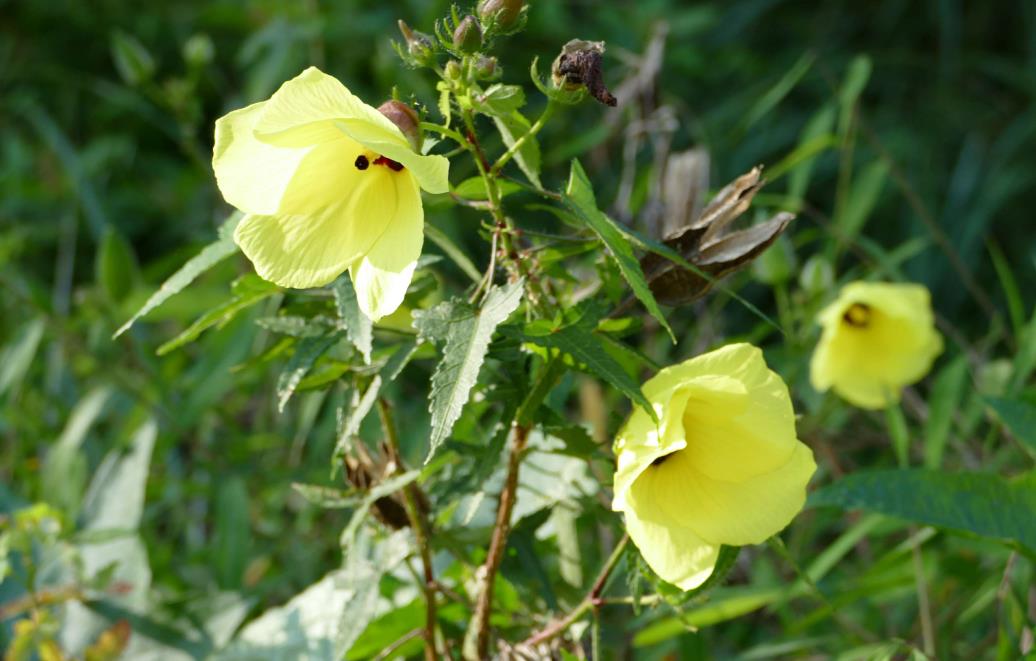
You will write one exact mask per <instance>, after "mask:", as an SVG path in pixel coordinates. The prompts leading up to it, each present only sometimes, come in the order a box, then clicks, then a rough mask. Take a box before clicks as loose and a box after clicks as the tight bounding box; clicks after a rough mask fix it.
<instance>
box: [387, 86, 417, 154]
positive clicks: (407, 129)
mask: <svg viewBox="0 0 1036 661" xmlns="http://www.w3.org/2000/svg"><path fill="white" fill-rule="evenodd" d="M378 112H380V113H381V114H382V115H385V117H388V119H389V121H390V122H392V123H393V124H395V125H396V126H398V127H399V130H400V131H402V132H403V135H405V136H406V138H407V140H409V141H410V145H411V146H412V147H413V148H414V151H416V152H418V153H420V151H421V125H420V124H421V120H420V118H419V117H418V116H417V112H415V111H414V109H413V108H411V107H410V106H408V105H407V104H405V103H403V102H402V101H396V100H395V99H390V100H388V101H386V102H385V103H383V104H381V105H380V106H378Z"/></svg>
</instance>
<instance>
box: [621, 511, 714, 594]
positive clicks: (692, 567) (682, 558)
mask: <svg viewBox="0 0 1036 661" xmlns="http://www.w3.org/2000/svg"><path fill="white" fill-rule="evenodd" d="M626 530H627V531H628V532H629V534H630V539H631V540H633V543H634V544H636V546H637V548H638V549H640V554H641V555H642V556H644V560H645V561H647V563H648V566H649V567H651V569H652V570H653V571H654V572H655V573H656V574H658V575H659V576H660V577H662V579H663V580H665V581H668V582H669V583H672V584H673V585H675V586H677V587H679V588H681V589H683V590H693V589H694V588H696V587H698V586H699V585H701V584H702V583H704V582H705V581H706V580H707V579H708V578H709V576H711V575H712V570H713V569H715V568H716V559H717V558H718V557H719V546H717V545H715V544H709V543H708V542H706V541H705V540H703V539H702V538H701V537H699V536H698V535H696V534H694V532H693V531H691V530H690V529H688V528H680V527H673V526H661V525H658V524H657V523H654V522H652V521H648V520H644V519H641V518H640V517H639V516H637V514H636V512H633V511H627V512H626Z"/></svg>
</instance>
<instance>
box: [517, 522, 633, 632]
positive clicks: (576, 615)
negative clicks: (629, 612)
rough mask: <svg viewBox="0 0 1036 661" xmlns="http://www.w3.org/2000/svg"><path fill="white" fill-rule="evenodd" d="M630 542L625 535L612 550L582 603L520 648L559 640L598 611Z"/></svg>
mask: <svg viewBox="0 0 1036 661" xmlns="http://www.w3.org/2000/svg"><path fill="white" fill-rule="evenodd" d="M628 542H629V535H623V537H622V539H621V540H619V543H618V544H616V545H615V549H614V550H612V554H611V555H610V556H608V560H607V561H605V563H604V567H602V568H601V571H600V573H599V574H598V575H597V579H596V580H594V583H593V585H592V586H591V587H590V591H589V592H588V593H587V594H586V596H585V597H584V598H583V600H582V601H580V602H579V604H578V605H577V606H576V607H575V608H573V609H572V610H571V612H569V613H568V614H567V615H565V616H564V617H562V618H561V619H558V620H555V621H554V622H552V623H551V624H549V625H547V626H546V627H544V628H543V629H541V630H540V631H538V632H537V633H534V634H533V635H532V636H530V637H529V638H527V639H526V640H525V641H524V642H523V643H522V644H521V645H520V646H521V647H528V648H535V647H536V646H537V645H542V644H543V643H545V642H547V641H549V640H553V639H554V638H557V637H558V636H560V635H561V634H563V633H564V632H565V630H566V629H568V628H569V627H570V626H572V625H573V624H575V623H576V622H578V621H579V619H580V618H581V617H583V615H585V614H586V612H587V611H589V610H591V609H594V610H596V609H597V608H598V607H600V606H601V604H602V603H603V602H602V601H601V593H602V592H603V591H604V586H605V584H606V583H607V582H608V577H609V576H611V573H612V571H614V570H615V566H616V565H617V564H618V563H619V558H621V557H622V552H623V550H624V549H625V548H626V544H627V543H628Z"/></svg>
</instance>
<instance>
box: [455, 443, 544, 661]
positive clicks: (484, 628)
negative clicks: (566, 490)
mask: <svg viewBox="0 0 1036 661" xmlns="http://www.w3.org/2000/svg"><path fill="white" fill-rule="evenodd" d="M528 438H529V427H527V426H523V425H515V426H514V428H513V433H512V436H511V454H510V456H509V458H508V461H507V478H506V480H505V482H504V487H503V489H502V490H501V491H500V500H499V504H498V506H497V510H496V523H495V525H494V526H493V536H492V538H491V539H490V540H489V551H488V553H487V554H486V560H485V562H483V563H482V566H481V567H479V569H478V573H477V580H478V590H477V594H478V597H477V599H476V602H475V613H474V615H473V616H472V618H471V619H472V626H471V628H470V629H468V633H467V635H466V636H465V637H464V658H465V659H484V658H486V654H487V652H488V650H489V615H490V612H491V611H492V606H493V583H494V582H495V579H496V572H497V570H498V569H499V568H500V561H501V560H502V559H503V555H504V549H505V548H506V546H507V535H508V533H509V532H510V531H511V513H512V511H513V510H514V502H515V499H516V496H517V492H518V469H519V467H520V466H521V460H522V453H523V452H524V451H525V445H526V443H527V441H528Z"/></svg>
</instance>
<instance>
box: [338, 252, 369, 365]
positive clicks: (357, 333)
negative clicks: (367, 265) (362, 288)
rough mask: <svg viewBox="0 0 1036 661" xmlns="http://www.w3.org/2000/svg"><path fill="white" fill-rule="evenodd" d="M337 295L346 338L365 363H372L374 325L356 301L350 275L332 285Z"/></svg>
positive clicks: (342, 276) (339, 314)
mask: <svg viewBox="0 0 1036 661" xmlns="http://www.w3.org/2000/svg"><path fill="white" fill-rule="evenodd" d="M331 289H332V290H333V291H334V293H335V305H336V306H337V307H338V316H339V317H340V318H341V320H342V325H344V326H345V334H346V337H348V338H349V341H350V342H352V344H353V346H354V347H356V350H357V351H359V352H360V355H362V356H363V362H364V363H366V364H368V365H370V363H371V346H372V344H373V324H372V323H371V320H370V319H368V318H367V315H365V314H363V312H361V311H360V304H359V303H358V302H357V300H356V290H355V289H354V288H353V282H352V280H350V279H349V274H348V273H343V274H342V275H341V277H339V278H338V279H337V280H335V282H334V284H333V285H331Z"/></svg>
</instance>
